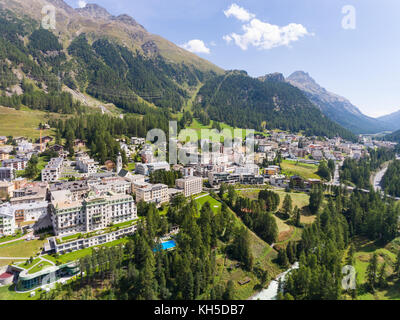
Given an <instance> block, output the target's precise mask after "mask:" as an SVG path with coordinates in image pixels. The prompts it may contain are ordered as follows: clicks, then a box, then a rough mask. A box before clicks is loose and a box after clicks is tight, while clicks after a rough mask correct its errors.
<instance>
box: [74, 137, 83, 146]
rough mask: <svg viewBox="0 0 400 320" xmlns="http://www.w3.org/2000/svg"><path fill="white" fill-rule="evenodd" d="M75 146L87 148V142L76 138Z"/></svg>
mask: <svg viewBox="0 0 400 320" xmlns="http://www.w3.org/2000/svg"><path fill="white" fill-rule="evenodd" d="M74 147H76V148H85V147H86V143H85V141H83V140H81V139H75V140H74Z"/></svg>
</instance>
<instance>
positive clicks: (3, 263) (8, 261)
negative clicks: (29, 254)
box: [0, 259, 25, 300]
mask: <svg viewBox="0 0 400 320" xmlns="http://www.w3.org/2000/svg"><path fill="white" fill-rule="evenodd" d="M24 260H25V259H22V260H16V259H0V267H4V266H8V265H9V264H13V263H15V262H18V261H20V262H21V261H22V262H23V261H24ZM0 300H1V299H0Z"/></svg>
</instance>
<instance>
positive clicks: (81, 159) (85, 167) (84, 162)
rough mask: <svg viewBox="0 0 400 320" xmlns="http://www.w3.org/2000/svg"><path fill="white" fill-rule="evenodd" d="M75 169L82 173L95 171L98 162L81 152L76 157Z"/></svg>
mask: <svg viewBox="0 0 400 320" xmlns="http://www.w3.org/2000/svg"><path fill="white" fill-rule="evenodd" d="M76 169H77V170H79V171H81V172H82V173H88V174H93V173H97V169H98V162H96V161H95V160H94V159H91V158H90V157H89V156H88V155H87V154H81V155H79V156H77V157H76Z"/></svg>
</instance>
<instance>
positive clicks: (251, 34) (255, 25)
mask: <svg viewBox="0 0 400 320" xmlns="http://www.w3.org/2000/svg"><path fill="white" fill-rule="evenodd" d="M234 5H235V4H233V5H231V7H230V8H229V9H228V10H227V11H232V10H231V9H232V7H234ZM235 6H236V7H237V8H239V9H240V10H244V12H247V11H246V10H245V9H243V8H240V7H238V6H237V5H235ZM236 7H235V8H236ZM235 10H236V11H235V12H238V11H237V9H235ZM227 11H224V13H225V15H226V16H227V17H228V16H229V15H227ZM247 13H248V12H247ZM231 14H232V15H234V14H233V13H231ZM235 16H236V17H237V18H238V19H239V20H242V21H249V20H250V22H248V23H246V24H244V25H242V30H243V34H237V33H231V34H229V35H225V36H224V37H223V39H224V40H225V41H226V42H227V43H230V42H232V41H234V42H235V44H236V45H237V46H239V47H240V48H241V49H242V50H247V49H248V47H249V46H254V47H256V48H259V49H264V50H269V49H272V48H275V47H280V46H289V45H290V43H291V42H295V41H298V40H299V39H300V38H302V37H304V36H307V35H313V34H311V33H309V32H308V31H307V29H306V28H305V27H304V26H303V25H301V24H297V23H290V24H288V25H287V26H283V27H280V26H277V25H273V24H270V23H268V22H263V21H260V20H259V19H256V18H255V16H254V15H252V17H251V18H250V19H248V20H244V17H245V16H244V15H241V17H242V19H240V18H239V17H238V14H237V15H235Z"/></svg>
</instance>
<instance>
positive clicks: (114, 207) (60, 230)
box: [50, 190, 137, 236]
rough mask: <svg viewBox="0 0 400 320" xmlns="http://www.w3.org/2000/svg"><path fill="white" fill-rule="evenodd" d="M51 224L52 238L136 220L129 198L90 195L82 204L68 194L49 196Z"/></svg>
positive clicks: (62, 192)
mask: <svg viewBox="0 0 400 320" xmlns="http://www.w3.org/2000/svg"><path fill="white" fill-rule="evenodd" d="M50 214H51V221H52V225H53V229H54V233H55V234H56V236H64V235H69V234H75V233H79V232H82V233H87V232H92V231H96V230H101V229H104V228H106V227H108V226H109V225H110V224H115V223H121V222H125V221H130V220H134V219H136V218H137V209H136V205H135V202H134V200H133V198H132V196H130V195H125V194H114V193H108V194H105V195H100V196H98V195H95V194H94V193H93V192H90V193H89V196H88V197H87V198H86V199H84V200H79V199H75V198H74V197H73V195H72V193H71V192H70V191H69V190H61V191H55V192H52V193H51V204H50Z"/></svg>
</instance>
